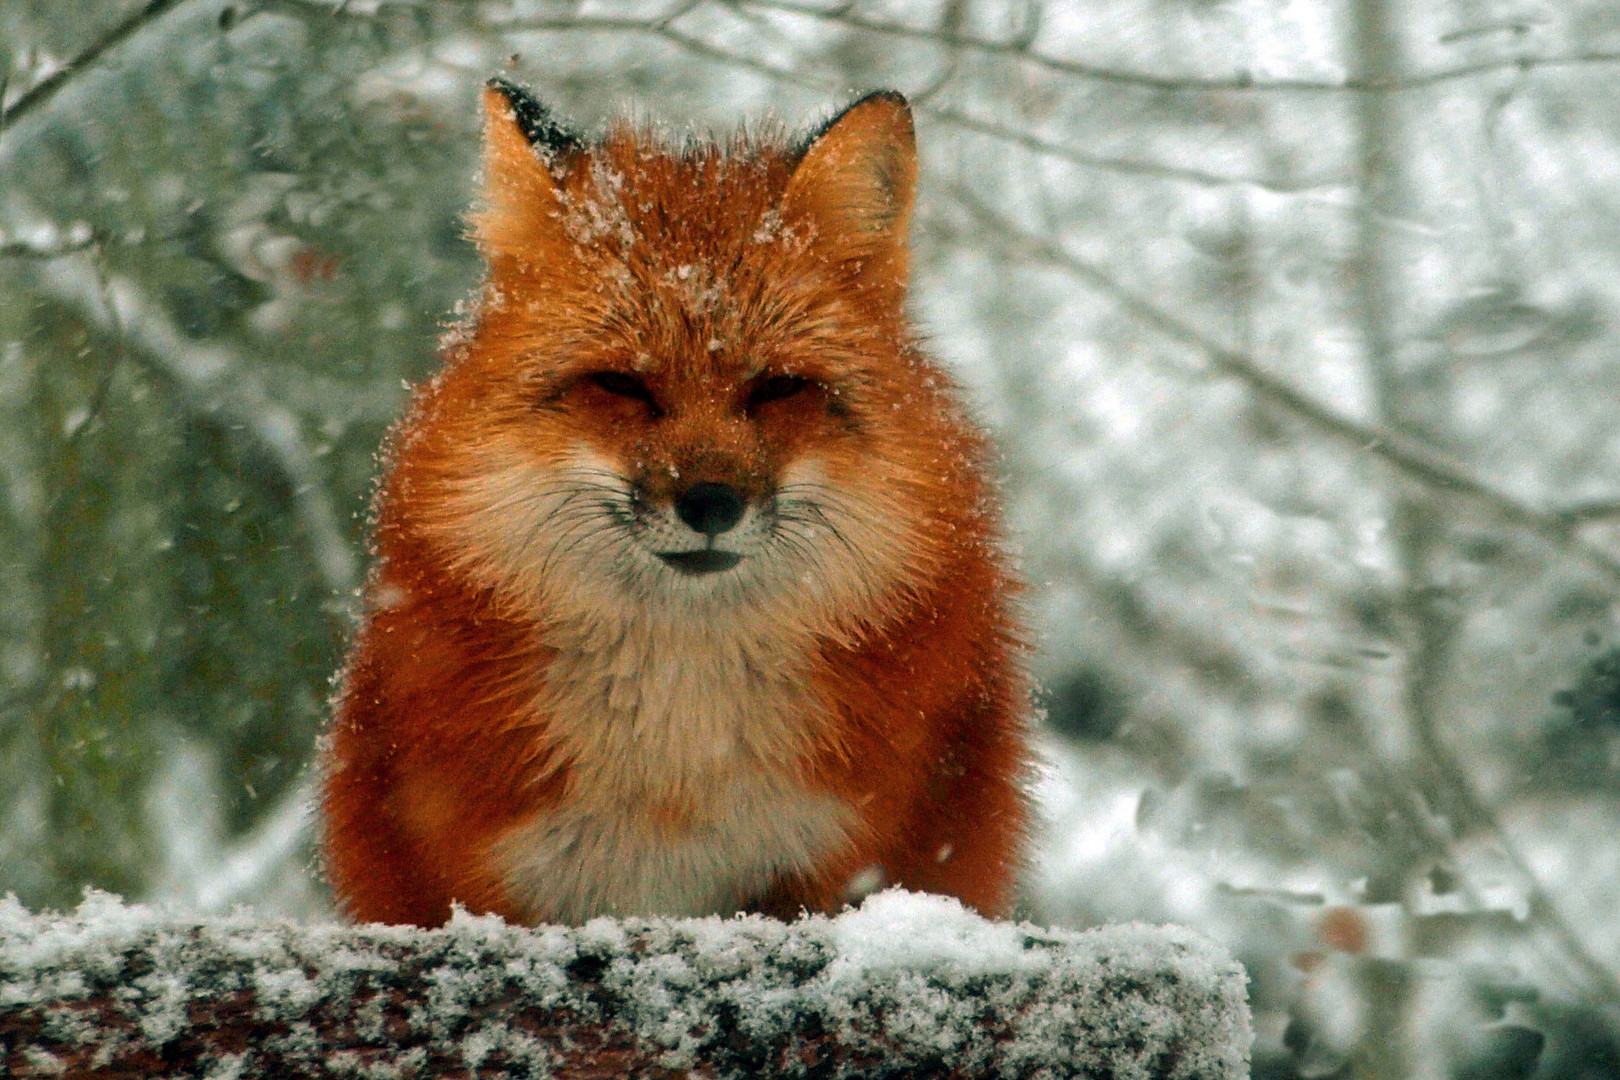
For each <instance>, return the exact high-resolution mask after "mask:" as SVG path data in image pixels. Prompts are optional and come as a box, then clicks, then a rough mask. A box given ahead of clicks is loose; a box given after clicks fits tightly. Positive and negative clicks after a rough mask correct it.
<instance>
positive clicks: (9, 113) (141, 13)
mask: <svg viewBox="0 0 1620 1080" xmlns="http://www.w3.org/2000/svg"><path fill="white" fill-rule="evenodd" d="M185 2H186V0H147V2H146V4H145V5H144V6H142V7H141V8H140V9H138V10H137V11H135V12H134V13H133V14H131V15H130V16H129V17H128V18H126V19H125V20H124V21H123V22H121V23H119V24H118V25H117V26H115V27H113V28H112V29H111V30H109V31H107V33H106V34H104V35H103V36H102V37H101V39H100V40H98V41H97V42H95V44H93V45H91V46H90V47H89V48H88V49H85V50H84V51H83V52H81V53H80V54H79V55H77V56H75V57H74V58H73V59H71V60H69V61H68V62H67V63H66V64H65V65H64V66H63V67H62V68H60V69H59V70H57V71H54V72H52V73H51V74H50V75H48V76H46V77H45V78H43V79H41V80H40V81H39V82H37V83H35V84H34V85H33V86H30V87H29V88H28V89H27V90H26V91H24V92H23V94H22V96H21V97H19V98H18V99H17V100H16V101H14V102H12V103H11V107H10V108H8V109H6V110H5V111H3V112H0V132H3V131H6V130H7V129H9V128H10V127H11V125H13V124H15V123H16V122H17V121H18V120H21V119H22V118H23V117H24V116H27V115H28V114H29V113H30V112H32V111H34V110H35V109H37V108H39V107H40V106H42V105H44V104H45V103H46V102H48V101H50V100H51V99H52V98H53V97H55V96H56V95H57V94H58V93H59V92H60V91H61V89H62V88H63V87H64V86H66V85H67V84H68V83H69V82H70V81H71V80H72V79H73V78H74V77H75V76H77V75H79V74H81V73H82V72H84V71H87V70H89V69H90V68H91V67H93V66H94V65H95V63H96V61H98V60H100V59H101V57H102V56H103V55H105V54H106V53H107V52H108V50H110V49H113V48H115V47H117V46H118V45H119V44H121V43H122V42H124V41H125V40H127V39H128V38H130V37H131V36H133V35H134V34H135V33H136V32H137V31H139V30H140V29H141V28H142V27H145V26H148V25H150V24H151V23H154V22H156V21H157V20H158V19H160V18H162V17H163V16H164V15H167V14H168V13H169V12H170V11H171V10H173V9H174V8H177V7H179V6H180V5H181V4H183V3H185Z"/></svg>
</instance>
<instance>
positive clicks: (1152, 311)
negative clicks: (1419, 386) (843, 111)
mask: <svg viewBox="0 0 1620 1080" xmlns="http://www.w3.org/2000/svg"><path fill="white" fill-rule="evenodd" d="M952 191H953V194H954V196H955V198H956V199H957V201H958V202H959V203H961V205H962V206H963V207H964V208H965V209H966V210H967V211H968V212H969V213H970V214H971V215H972V216H973V217H974V218H976V219H977V220H978V221H979V222H980V223H981V224H983V225H985V226H986V227H987V228H989V229H991V230H992V231H993V232H994V233H995V234H996V235H997V236H998V237H999V238H1000V239H1001V240H1002V241H1003V242H1004V243H1006V244H1007V246H1008V247H1009V249H1010V250H1013V251H1016V252H1018V253H1020V254H1022V255H1025V256H1027V257H1032V258H1035V259H1038V260H1039V261H1041V262H1043V263H1046V264H1047V265H1049V266H1054V267H1057V268H1058V269H1061V270H1065V271H1067V272H1068V273H1070V274H1073V275H1074V276H1075V277H1077V278H1079V279H1081V280H1082V281H1084V282H1086V283H1087V284H1088V285H1090V286H1091V287H1092V288H1094V289H1096V290H1097V291H1099V292H1102V293H1104V294H1106V295H1108V296H1109V297H1111V298H1112V299H1113V300H1114V301H1115V302H1116V303H1117V304H1119V306H1120V307H1122V308H1123V309H1125V311H1126V312H1128V313H1129V314H1130V315H1131V316H1132V317H1134V318H1136V319H1137V320H1139V321H1140V322H1142V323H1145V324H1146V325H1148V326H1150V327H1152V328H1153V329H1154V330H1157V331H1158V332H1159V333H1161V334H1163V335H1164V336H1165V337H1168V338H1170V339H1171V340H1173V341H1177V342H1180V343H1181V344H1183V345H1188V346H1191V347H1192V348H1193V349H1195V350H1197V351H1198V352H1200V353H1202V354H1204V356H1205V357H1206V358H1208V360H1209V361H1210V364H1211V366H1212V367H1213V368H1214V369H1215V370H1216V371H1218V372H1220V373H1221V374H1223V375H1228V376H1231V377H1233V378H1236V379H1238V380H1239V381H1241V382H1242V383H1244V384H1245V385H1246V386H1248V387H1249V389H1250V390H1251V391H1253V392H1254V393H1255V394H1256V396H1258V397H1259V398H1261V399H1262V400H1264V401H1266V402H1268V403H1269V404H1272V405H1275V406H1277V407H1279V408H1281V409H1283V410H1285V411H1286V412H1288V413H1290V414H1292V415H1293V416H1296V417H1298V418H1300V419H1302V420H1305V421H1306V422H1308V423H1309V424H1310V425H1311V426H1312V427H1314V428H1316V429H1317V430H1319V431H1321V432H1323V433H1325V434H1327V435H1330V436H1332V437H1333V438H1335V439H1337V440H1339V441H1340V442H1344V443H1348V444H1349V445H1351V446H1354V447H1356V448H1357V449H1359V450H1362V451H1365V452H1367V453H1370V454H1372V455H1374V456H1375V457H1378V458H1379V459H1381V460H1383V461H1385V462H1387V463H1388V464H1390V465H1392V466H1394V467H1395V468H1397V469H1398V470H1400V471H1401V472H1402V473H1404V474H1406V475H1408V476H1410V477H1412V478H1413V479H1415V480H1418V481H1420V482H1422V483H1423V484H1425V485H1427V486H1428V487H1430V488H1432V489H1434V490H1436V491H1438V492H1441V493H1443V494H1446V495H1451V496H1456V497H1462V498H1465V499H1469V500H1471V501H1473V502H1476V503H1478V504H1480V505H1482V506H1484V507H1485V508H1487V509H1488V510H1490V511H1491V512H1492V513H1493V514H1494V515H1496V516H1497V517H1499V518H1501V519H1502V520H1504V521H1507V522H1510V523H1512V524H1514V525H1517V526H1519V527H1521V528H1523V529H1526V530H1527V531H1530V532H1533V533H1535V534H1537V535H1539V536H1542V537H1544V538H1546V539H1548V540H1550V541H1552V542H1553V543H1555V544H1557V545H1558V546H1560V547H1562V548H1563V549H1565V550H1566V551H1569V552H1571V553H1572V554H1575V555H1578V556H1579V557H1580V558H1581V559H1582V561H1584V562H1586V563H1587V564H1588V565H1590V566H1592V567H1594V568H1595V569H1597V570H1599V571H1601V572H1602V573H1603V574H1604V575H1605V576H1607V577H1609V578H1611V579H1613V580H1614V581H1616V582H1620V558H1616V556H1615V555H1614V554H1612V553H1611V552H1609V551H1607V550H1605V549H1603V548H1602V547H1599V546H1598V545H1596V544H1593V543H1591V542H1589V541H1587V540H1585V539H1583V538H1582V537H1580V536H1579V535H1578V534H1577V532H1576V530H1575V528H1574V525H1573V523H1572V522H1571V521H1570V520H1569V519H1567V518H1566V517H1565V516H1564V515H1563V514H1561V513H1558V512H1546V511H1542V510H1538V509H1536V508H1534V507H1531V506H1527V505H1525V504H1524V503H1523V502H1520V501H1519V500H1518V499H1515V498H1514V497H1513V496H1511V495H1507V494H1505V493H1503V492H1500V491H1498V490H1496V489H1495V488H1493V487H1491V486H1490V485H1489V484H1486V483H1485V482H1484V481H1482V480H1479V479H1477V478H1476V477H1474V476H1472V475H1470V474H1469V472H1468V471H1467V470H1466V469H1465V468H1463V467H1462V466H1461V465H1460V464H1459V463H1457V462H1456V461H1453V460H1452V459H1450V458H1449V457H1447V456H1446V455H1445V454H1443V453H1442V452H1441V451H1439V450H1437V449H1435V448H1434V447H1433V446H1430V445H1429V444H1427V443H1424V442H1422V441H1421V440H1418V439H1414V438H1412V437H1411V436H1409V435H1405V434H1403V433H1401V432H1398V431H1394V430H1391V429H1388V428H1385V427H1382V426H1379V425H1375V424H1363V423H1360V422H1358V421H1355V420H1352V419H1350V418H1349V417H1346V416H1343V415H1341V414H1340V413H1338V412H1335V411H1334V410H1332V409H1330V408H1328V407H1327V406H1325V405H1323V404H1322V403H1321V402H1319V401H1316V400H1314V399H1312V398H1311V397H1309V396H1308V395H1306V394H1304V393H1301V392H1300V391H1299V390H1296V389H1295V388H1293V387H1292V386H1289V385H1288V384H1287V383H1286V382H1285V381H1284V380H1282V379H1281V378H1279V377H1278V376H1276V375H1274V374H1272V373H1271V372H1269V371H1267V370H1265V369H1264V368H1263V367H1262V366H1261V365H1260V364H1258V363H1257V362H1256V361H1255V360H1254V359H1253V358H1252V357H1249V356H1245V355H1243V354H1242V353H1239V352H1235V351H1233V350H1231V349H1229V348H1227V347H1226V346H1224V345H1222V344H1221V343H1220V342H1218V341H1215V340H1214V339H1213V338H1210V337H1208V336H1207V335H1205V334H1204V333H1203V332H1202V331H1201V330H1199V329H1197V328H1196V327H1194V326H1192V325H1191V324H1190V323H1187V322H1185V321H1183V320H1182V319H1180V318H1177V317H1176V316H1174V315H1172V314H1170V313H1169V312H1167V311H1164V310H1163V309H1162V308H1159V307H1158V306H1157V305H1155V304H1153V303H1151V302H1149V301H1147V300H1145V299H1143V298H1142V297H1140V296H1138V295H1137V294H1136V293H1134V292H1132V291H1131V290H1130V289H1128V288H1127V287H1126V286H1124V285H1123V284H1122V283H1121V282H1119V281H1118V280H1117V279H1115V278H1114V277H1113V275H1111V274H1109V273H1108V272H1107V271H1105V270H1103V269H1102V268H1101V267H1099V266H1096V265H1095V264H1093V263H1091V262H1089V261H1087V260H1085V259H1082V258H1080V257H1079V256H1077V255H1074V254H1072V253H1071V252H1069V251H1066V250H1065V249H1063V248H1062V247H1060V246H1059V245H1057V244H1055V243H1053V242H1051V241H1049V240H1046V239H1044V238H1042V237H1039V236H1035V235H1033V234H1031V233H1029V232H1026V231H1024V230H1023V229H1021V228H1019V227H1018V226H1017V225H1016V224H1014V223H1013V222H1011V221H1009V220H1008V219H1007V218H1005V217H1003V216H1001V215H1000V214H999V213H997V212H996V211H995V210H992V209H991V208H990V207H989V206H987V205H985V203H984V202H983V201H981V200H980V199H979V198H978V196H977V195H975V194H974V193H973V192H971V191H969V190H967V189H966V188H962V187H960V186H956V187H953V189H952Z"/></svg>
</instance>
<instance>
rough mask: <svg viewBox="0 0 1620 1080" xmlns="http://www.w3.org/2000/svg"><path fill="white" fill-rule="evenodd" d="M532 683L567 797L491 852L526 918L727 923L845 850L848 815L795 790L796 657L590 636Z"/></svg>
mask: <svg viewBox="0 0 1620 1080" xmlns="http://www.w3.org/2000/svg"><path fill="white" fill-rule="evenodd" d="M767 637H769V635H767ZM545 681H546V690H545V693H544V695H543V696H542V699H541V701H540V702H539V703H538V704H539V706H540V708H541V710H542V712H543V714H544V715H545V716H547V717H549V718H553V719H552V722H551V723H550V724H549V725H548V727H549V729H550V731H551V732H552V733H553V736H554V738H555V741H556V743H557V747H556V748H557V750H558V751H559V753H560V757H561V759H562V760H565V761H567V763H568V770H569V783H568V786H567V791H566V794H565V795H564V798H563V801H562V803H561V804H560V805H558V806H556V807H554V808H553V809H550V810H548V811H546V812H544V813H542V814H540V815H538V816H537V817H536V818H534V819H533V820H531V821H529V822H527V823H525V824H523V825H520V826H518V827H516V828H514V829H512V830H511V831H509V832H508V833H507V834H506V836H504V837H503V838H502V839H501V841H500V843H499V845H498V849H497V856H498V858H499V860H500V862H501V864H502V865H503V867H504V869H505V880H506V885H507V888H508V891H509V893H510V894H511V896H512V898H513V899H514V900H515V901H516V902H517V903H518V904H519V905H520V906H522V907H523V908H525V909H527V913H528V914H529V915H530V916H531V917H533V918H536V919H546V920H554V921H563V922H582V921H584V920H586V919H589V918H591V917H593V916H596V915H603V914H641V915H653V914H657V915H704V914H712V913H721V914H728V913H730V912H732V911H735V910H736V909H737V908H738V907H739V906H740V905H741V904H743V903H744V902H746V901H747V900H748V899H749V898H750V897H754V896H758V895H759V894H760V893H762V892H763V891H765V890H766V889H767V888H768V887H769V886H770V884H771V882H772V881H773V880H774V879H776V878H777V877H779V876H781V875H784V874H791V873H793V872H795V871H805V870H809V869H811V868H812V867H814V866H815V865H816V864H818V863H819V862H820V861H821V860H822V859H824V858H825V857H826V856H827V855H828V853H829V852H832V851H834V850H836V849H837V848H838V847H839V846H841V845H842V844H843V843H844V842H845V840H846V839H847V837H848V835H849V829H850V828H851V827H852V825H853V821H854V816H853V813H852V812H851V809H850V807H849V806H848V805H847V804H845V803H844V802H842V801H841V800H838V799H834V798H831V797H828V796H825V795H819V794H816V793H813V792H811V791H809V790H807V789H806V788H805V787H804V786H803V785H802V784H801V783H800V781H799V779H798V776H797V768H796V762H797V761H798V760H799V759H800V758H801V756H802V754H803V752H804V750H805V747H806V740H807V723H806V717H807V716H808V715H810V711H811V710H812V709H813V708H814V707H815V705H814V702H812V701H811V700H809V699H808V694H807V692H806V689H805V687H806V680H805V678H804V663H803V660H802V652H801V651H800V650H797V649H791V648H788V647H786V646H785V645H784V644H783V643H781V642H773V641H769V640H767V641H763V642H762V641H761V640H759V639H758V638H753V639H752V640H750V638H749V637H747V636H744V635H742V634H739V633H738V632H737V631H736V628H731V629H730V631H729V632H725V631H716V630H713V629H709V628H705V627H704V626H701V625H688V626H680V625H676V624H666V625H665V627H664V628H662V629H660V628H653V627H648V626H645V625H635V624H631V625H630V626H629V627H628V628H624V627H614V628H608V627H603V626H597V627H595V628H592V630H591V631H589V632H581V633H579V634H577V635H574V636H573V637H572V638H571V639H569V640H567V641H566V642H565V643H564V644H563V645H562V647H561V649H560V651H559V652H558V654H557V656H556V658H555V659H554V660H553V661H552V663H551V665H550V666H549V668H548V670H547V672H546V680H545Z"/></svg>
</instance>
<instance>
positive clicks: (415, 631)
mask: <svg viewBox="0 0 1620 1080" xmlns="http://www.w3.org/2000/svg"><path fill="white" fill-rule="evenodd" d="M485 107H486V114H487V115H486V130H485V184H486V190H485V200H484V206H483V208H482V209H481V211H480V212H479V213H478V214H477V215H475V217H474V231H475V235H476V237H477V239H478V242H479V245H480V248H481V250H482V252H483V254H484V256H485V258H486V259H487V261H488V264H489V281H488V285H487V287H486V290H485V293H484V295H483V298H482V300H481V302H480V303H479V305H478V307H477V310H476V311H475V312H474V313H473V314H472V315H471V316H470V317H469V318H468V319H467V321H466V323H465V325H464V326H462V327H461V328H460V331H459V334H458V336H457V337H456V338H455V339H453V340H452V341H451V342H450V344H449V345H448V347H447V356H446V363H445V366H444V369H443V370H442V371H441V372H440V373H439V375H437V376H436V377H435V378H434V379H433V380H432V381H430V382H428V383H426V384H424V385H423V386H421V387H419V388H418V389H417V392H416V394H415V397H414V399H413V402H412V405H411V408H410V410H409V412H408V414H407V416H406V417H405V419H404V420H403V421H402V422H401V423H400V425H399V426H398V427H397V428H396V429H395V431H394V432H393V434H392V436H391V439H390V444H389V446H390V449H389V457H390V459H391V465H390V467H389V469H388V470H387V473H386V475H385V477H384V479H383V481H382V484H381V486H380V489H379V493H378V497H377V502H376V522H375V543H376V547H377V555H378V560H377V564H376V568H375V570H374V573H373V575H372V578H371V581H370V583H369V586H368V591H367V616H366V620H365V623H364V625H363V626H362V627H361V630H360V632H359V634H358V636H357V638H356V641H355V643H354V646H353V650H352V652H351V654H350V657H349V662H348V666H347V669H346V672H345V675H344V678H343V681H342V687H341V690H340V692H339V696H338V702H337V718H336V721H335V724H334V727H333V731H332V737H331V740H330V743H329V745H328V748H327V750H326V754H325V762H324V789H323V804H324V812H325V814H324V821H325V837H324V840H325V858H326V863H327V868H328V871H329V873H330V876H331V880H332V883H333V885H334V887H335V889H336V893H337V896H338V898H339V900H340V902H341V903H342V905H343V906H344V907H345V909H346V910H347V911H348V912H349V913H350V914H351V915H353V916H354V917H355V918H358V919H365V920H379V921H389V922H408V923H417V924H420V925H436V924H438V923H441V922H443V921H444V920H445V919H446V918H447V917H448V914H449V911H450V905H451V903H452V902H459V903H461V904H463V905H465V906H466V907H468V908H470V909H472V910H474V911H489V912H496V913H499V914H501V915H503V916H505V917H506V918H508V919H511V920H514V921H521V922H530V923H532V922H541V921H580V920H583V919H586V918H589V917H591V916H594V915H597V914H675V915H689V914H705V913H711V912H719V913H730V912H734V911H740V910H755V911H766V912H770V913H774V914H778V915H782V916H792V915H793V914H795V913H797V912H798V911H800V910H802V909H809V910H813V911H834V910H837V909H838V908H839V907H840V906H842V905H843V904H844V903H845V902H847V901H848V900H849V899H851V898H853V897H854V896H856V895H858V893H860V892H862V891H865V890H869V889H870V888H872V887H876V886H878V885H882V884H899V885H904V886H907V887H910V888H913V889H922V890H929V891H937V892H943V893H950V894H953V895H955V896H958V897H960V898H962V899H963V900H964V901H966V902H967V903H969V904H971V905H972V906H974V907H976V908H978V909H979V910H981V911H983V912H986V913H988V914H992V915H995V914H1002V913H1004V912H1006V910H1007V908H1008V906H1009V904H1010V902H1011V890H1012V883H1013V876H1014V872H1015V870H1016V867H1017V864H1018V860H1019V854H1020V846H1021V842H1022V838H1023V835H1024V830H1025V817H1026V815H1025V807H1024V802H1023V799H1022V796H1021V794H1020V789H1019V781H1020V778H1021V775H1022V772H1023V770H1024V768H1025V765H1026V759H1027V747H1026V743H1025V722H1026V713H1027V708H1028V701H1027V687H1026V682H1025V677H1024V674H1023V670H1022V661H1021V646H1020V644H1019V642H1018V639H1017V634H1016V632H1015V628H1014V625H1013V623H1012V621H1011V617H1010V615H1009V604H1010V597H1011V595H1012V593H1013V585H1012V582H1011V581H1010V579H1009V576H1008V573H1007V571H1006V570H1005V569H1004V567H1003V565H1002V556H1001V555H1000V553H999V551H998V547H997V528H998V525H997V515H996V509H995V502H994V496H993V493H992V491H991V490H990V489H989V487H988V485H987V482H986V479H985V475H984V472H985V466H984V460H985V457H986V449H985V446H984V444H983V442H982V440H981V437H980V436H979V435H978V434H977V433H976V431H975V430H974V428H973V427H972V425H971V424H970V423H969V421H968V420H967V419H966V418H965V416H964V415H963V412H962V410H961V408H960V406H959V404H958V402H957V397H956V391H955V389H954V388H953V387H952V385H951V383H950V381H949V380H948V379H947V377H946V376H945V375H944V374H943V373H942V372H941V371H940V370H939V369H938V368H937V367H935V366H934V365H933V364H932V363H931V362H929V360H928V359H927V358H926V357H925V356H924V355H923V354H922V353H921V352H920V350H919V349H918V347H917V345H916V342H915V340H914V338H913V334H912V331H911V329H910V327H909V325H908V323H907V321H906V318H905V315H904V313H903V310H902V307H903V301H904V296H905V282H906V274H907V244H906V232H907V227H908V224H909V218H910V210H911V201H912V192H913V188H914V184H915V178H916V156H915V149H914V146H913V138H912V129H911V114H910V111H909V108H908V107H907V106H906V104H905V102H904V100H903V99H901V98H900V97H899V95H897V94H879V95H873V96H872V97H869V98H866V99H864V100H862V101H861V102H858V103H857V104H856V105H854V106H852V107H851V108H850V109H848V110H846V111H845V112H844V113H843V114H841V115H840V116H839V117H837V118H836V119H835V120H834V121H833V122H831V123H830V124H829V125H828V126H826V127H825V128H824V129H823V130H822V131H821V132H820V133H819V134H817V135H816V136H815V137H814V138H813V139H811V140H809V141H808V142H807V143H806V144H805V145H803V146H792V145H787V144H785V143H782V142H780V141H777V140H772V139H768V138H765V139H754V140H747V139H742V138H739V139H738V140H736V141H734V142H733V143H732V144H731V145H729V146H721V145H716V144H712V143H707V142H700V143H694V144H692V145H688V146H685V147H681V148H671V147H668V146H666V145H664V144H662V143H661V142H660V141H659V140H657V139H656V138H655V137H654V136H652V135H650V134H647V133H637V132H635V131H632V130H631V129H629V128H627V127H622V126H621V127H617V128H614V129H612V130H611V131H610V132H609V133H608V134H607V135H606V136H605V137H604V138H602V139H601V140H600V141H598V142H596V143H594V144H589V145H587V144H585V143H583V142H580V141H578V140H576V139H574V138H573V137H572V136H569V135H567V133H566V132H564V131H562V129H560V128H557V127H556V126H555V125H553V124H551V122H550V120H549V118H548V117H547V116H546V114H545V113H544V111H543V110H542V109H540V108H539V107H538V106H537V105H535V104H534V103H533V102H532V101H530V100H529V99H528V98H527V97H526V95H524V94H522V92H521V91H518V90H516V89H515V88H512V87H510V86H506V85H504V84H492V85H491V87H490V88H489V89H488V90H486V92H485ZM683 571H685V572H683Z"/></svg>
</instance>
